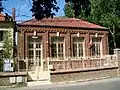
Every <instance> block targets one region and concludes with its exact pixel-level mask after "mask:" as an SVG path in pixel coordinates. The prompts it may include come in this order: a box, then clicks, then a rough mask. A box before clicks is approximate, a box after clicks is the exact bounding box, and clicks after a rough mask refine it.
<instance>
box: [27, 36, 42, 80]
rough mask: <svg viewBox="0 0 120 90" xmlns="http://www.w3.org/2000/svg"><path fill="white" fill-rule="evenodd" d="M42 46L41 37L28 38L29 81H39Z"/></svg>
mask: <svg viewBox="0 0 120 90" xmlns="http://www.w3.org/2000/svg"><path fill="white" fill-rule="evenodd" d="M42 68H43V63H42V44H41V37H32V36H28V73H29V76H30V79H31V80H39V72H40V71H42Z"/></svg>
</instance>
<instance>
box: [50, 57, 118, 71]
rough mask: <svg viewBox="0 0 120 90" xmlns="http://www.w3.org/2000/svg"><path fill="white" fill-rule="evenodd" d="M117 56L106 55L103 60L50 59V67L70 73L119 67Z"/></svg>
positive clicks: (89, 58)
mask: <svg viewBox="0 0 120 90" xmlns="http://www.w3.org/2000/svg"><path fill="white" fill-rule="evenodd" d="M117 63H118V61H117V56H116V55H106V56H104V57H101V58H93V57H88V58H83V59H82V58H80V59H79V58H69V59H66V60H52V59H50V65H53V70H55V71H69V70H73V71H74V70H85V69H91V68H96V69H97V68H105V67H117V65H118V64H117Z"/></svg>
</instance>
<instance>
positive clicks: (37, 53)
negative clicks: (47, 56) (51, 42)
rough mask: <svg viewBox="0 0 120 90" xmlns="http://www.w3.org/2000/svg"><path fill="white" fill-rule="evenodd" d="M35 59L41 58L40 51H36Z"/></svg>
mask: <svg viewBox="0 0 120 90" xmlns="http://www.w3.org/2000/svg"><path fill="white" fill-rule="evenodd" d="M36 58H41V51H40V50H36Z"/></svg>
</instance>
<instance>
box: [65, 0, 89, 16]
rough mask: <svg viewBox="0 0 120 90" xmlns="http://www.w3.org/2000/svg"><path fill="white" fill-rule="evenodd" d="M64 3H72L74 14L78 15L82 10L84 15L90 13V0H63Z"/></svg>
mask: <svg viewBox="0 0 120 90" xmlns="http://www.w3.org/2000/svg"><path fill="white" fill-rule="evenodd" d="M65 2H66V3H68V2H69V3H71V4H73V10H74V16H75V17H79V15H81V14H82V13H83V12H84V15H85V17H88V16H89V15H90V11H91V6H90V0H65Z"/></svg>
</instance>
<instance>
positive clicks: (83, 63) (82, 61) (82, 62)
mask: <svg viewBox="0 0 120 90" xmlns="http://www.w3.org/2000/svg"><path fill="white" fill-rule="evenodd" d="M82 64H83V69H85V63H84V59H83V60H82Z"/></svg>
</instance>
